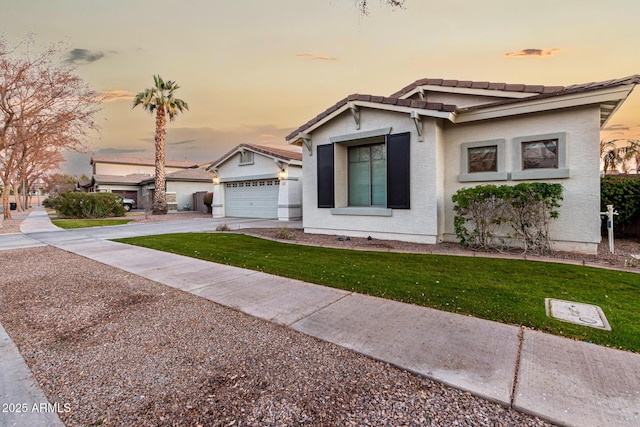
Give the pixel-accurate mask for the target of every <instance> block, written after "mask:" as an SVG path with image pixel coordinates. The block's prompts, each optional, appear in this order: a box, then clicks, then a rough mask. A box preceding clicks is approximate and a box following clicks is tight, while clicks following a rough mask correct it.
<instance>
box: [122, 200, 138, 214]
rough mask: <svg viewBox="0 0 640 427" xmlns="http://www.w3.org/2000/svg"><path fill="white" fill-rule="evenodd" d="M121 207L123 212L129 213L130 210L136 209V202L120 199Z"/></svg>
mask: <svg viewBox="0 0 640 427" xmlns="http://www.w3.org/2000/svg"><path fill="white" fill-rule="evenodd" d="M122 206H124V210H125V211H127V212H129V211H130V210H131V209H135V208H136V201H135V200H133V199H129V198H128V197H125V198H123V199H122Z"/></svg>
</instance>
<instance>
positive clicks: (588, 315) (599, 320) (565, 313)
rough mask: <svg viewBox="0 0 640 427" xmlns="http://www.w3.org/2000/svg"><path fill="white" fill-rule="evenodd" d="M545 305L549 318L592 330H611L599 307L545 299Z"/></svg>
mask: <svg viewBox="0 0 640 427" xmlns="http://www.w3.org/2000/svg"><path fill="white" fill-rule="evenodd" d="M544 304H545V307H546V309H547V316H549V317H553V318H554V319H558V320H561V321H563V322H569V323H575V324H576V325H582V326H589V327H591V328H597V329H604V330H606V331H610V330H611V326H610V325H609V322H608V321H607V318H606V317H605V315H604V312H603V311H602V309H601V308H600V307H598V306H597V305H591V304H582V303H579V302H572V301H563V300H559V299H553V298H545V299H544Z"/></svg>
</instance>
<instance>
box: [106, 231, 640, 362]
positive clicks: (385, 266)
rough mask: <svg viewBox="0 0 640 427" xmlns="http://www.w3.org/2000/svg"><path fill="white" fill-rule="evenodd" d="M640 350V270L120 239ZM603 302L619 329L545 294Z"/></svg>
mask: <svg viewBox="0 0 640 427" xmlns="http://www.w3.org/2000/svg"><path fill="white" fill-rule="evenodd" d="M117 241H119V242H123V243H129V244H133V245H139V246H144V247H148V248H153V249H159V250H163V251H166V252H172V253H177V254H182V255H187V256H190V257H194V258H199V259H203V260H207V261H213V262H218V263H222V264H229V265H234V266H238V267H244V268H248V269H252V270H258V271H264V272H267V273H271V274H276V275H279V276H284V277H290V278H294V279H299V280H303V281H306V282H311V283H317V284H321V285H326V286H331V287H334V288H340V289H345V290H349V291H356V292H360V293H364V294H368V295H375V296H380V297H384V298H389V299H393V300H397V301H404V302H409V303H412V304H417V305H422V306H426V307H433V308H437V309H440V310H445V311H450V312H455V313H461V314H468V315H471V316H475V317H480V318H483V319H489V320H495V321H498V322H502V323H509V324H514V325H524V326H526V327H529V328H534V329H538V330H541V331H544V332H549V333H553V334H556V335H562V336H567V337H573V338H577V339H580V340H583V341H590V342H593V343H597V344H602V345H607V346H612V347H618V348H622V349H626V350H631V351H634V352H640V275H639V274H634V273H628V272H619V271H610V270H604V269H598V268H591V267H582V266H573V265H566V264H556V263H545V262H535V261H520V260H505V259H493V258H479V257H458V256H445V255H423V254H404V253H392V252H364V251H354V250H345V249H330V248H320V247H311V246H302V245H295V244H290V243H280V242H273V241H270V240H264V239H259V238H255V237H250V236H245V235H236V234H221V233H215V234H214V233H212V234H195V233H194V234H172V235H161V236H147V237H136V238H130V239H119V240H117ZM545 298H557V299H563V300H569V301H576V302H582V303H588V304H595V305H599V306H600V307H601V308H602V310H603V311H604V313H605V315H606V316H607V319H608V320H609V323H610V324H611V327H612V329H613V330H612V331H602V330H598V329H593V328H588V327H584V326H579V325H573V324H570V323H565V322H560V321H557V320H553V319H550V318H548V317H547V316H546V313H545V306H544V299H545Z"/></svg>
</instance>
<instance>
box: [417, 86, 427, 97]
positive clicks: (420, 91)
mask: <svg viewBox="0 0 640 427" xmlns="http://www.w3.org/2000/svg"><path fill="white" fill-rule="evenodd" d="M418 96H419V97H420V101H426V99H427V95H426V94H425V93H424V88H423V87H422V86H418Z"/></svg>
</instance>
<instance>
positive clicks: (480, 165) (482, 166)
mask: <svg viewBox="0 0 640 427" xmlns="http://www.w3.org/2000/svg"><path fill="white" fill-rule="evenodd" d="M468 150H469V151H468V153H467V157H468V159H469V165H468V171H469V173H477V172H497V171H498V146H497V145H491V146H487V147H472V148H468Z"/></svg>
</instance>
